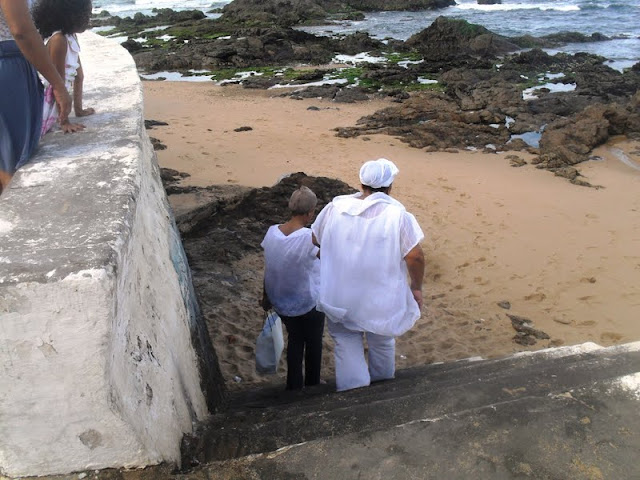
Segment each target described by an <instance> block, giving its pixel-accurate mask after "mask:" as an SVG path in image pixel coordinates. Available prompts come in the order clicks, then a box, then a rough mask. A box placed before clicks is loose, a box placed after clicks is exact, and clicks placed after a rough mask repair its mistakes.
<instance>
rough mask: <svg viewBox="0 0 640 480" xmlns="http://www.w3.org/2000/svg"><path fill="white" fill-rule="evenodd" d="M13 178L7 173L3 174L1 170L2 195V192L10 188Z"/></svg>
mask: <svg viewBox="0 0 640 480" xmlns="http://www.w3.org/2000/svg"><path fill="white" fill-rule="evenodd" d="M11 177H12V175H9V174H8V173H7V172H3V171H2V170H0V195H2V192H3V191H4V190H5V189H6V188H7V187H8V186H9V182H10V181H11Z"/></svg>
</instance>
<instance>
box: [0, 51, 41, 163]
mask: <svg viewBox="0 0 640 480" xmlns="http://www.w3.org/2000/svg"><path fill="white" fill-rule="evenodd" d="M43 95H44V94H43V88H42V82H40V78H39V77H38V72H37V71H36V69H35V68H34V67H33V65H31V64H30V63H29V62H28V61H27V59H26V58H24V56H23V55H22V53H21V52H20V49H19V48H18V46H17V45H16V42H14V41H12V40H8V41H3V42H0V170H2V171H4V172H6V173H9V174H11V175H13V173H14V172H15V171H16V170H17V169H18V167H21V166H22V165H23V164H25V163H26V162H27V161H28V160H29V158H31V155H33V152H34V151H35V149H36V147H37V146H38V141H39V140H40V129H41V126H42V105H43V99H44V98H43Z"/></svg>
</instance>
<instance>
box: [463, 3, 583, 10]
mask: <svg viewBox="0 0 640 480" xmlns="http://www.w3.org/2000/svg"><path fill="white" fill-rule="evenodd" d="M451 8H454V9H458V10H481V11H485V12H506V11H510V10H542V11H547V10H554V11H557V12H577V11H580V7H579V6H578V5H566V4H565V5H557V4H553V3H509V4H505V3H496V4H493V5H478V4H477V3H459V4H458V5H456V6H454V7H451Z"/></svg>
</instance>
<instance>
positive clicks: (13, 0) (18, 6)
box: [0, 0, 71, 119]
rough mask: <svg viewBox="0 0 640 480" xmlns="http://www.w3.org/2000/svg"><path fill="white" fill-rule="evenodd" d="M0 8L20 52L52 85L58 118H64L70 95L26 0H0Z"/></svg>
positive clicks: (69, 102) (68, 110)
mask: <svg viewBox="0 0 640 480" xmlns="http://www.w3.org/2000/svg"><path fill="white" fill-rule="evenodd" d="M0 8H2V12H3V13H4V16H5V18H6V20H7V24H8V25H9V30H10V31H11V35H12V36H13V38H14V39H15V41H16V43H17V44H18V48H20V51H21V52H22V54H23V55H24V56H25V58H26V59H27V60H28V61H29V62H30V63H31V64H32V65H33V66H34V67H36V69H37V70H38V71H39V72H40V73H41V74H42V76H44V78H46V79H47V80H48V82H49V83H50V84H51V86H52V87H53V95H54V97H55V98H56V102H57V103H58V107H59V109H60V118H61V119H62V118H65V119H66V118H67V117H68V116H69V112H71V97H70V96H69V92H67V89H66V88H65V86H64V80H63V78H62V77H61V76H60V74H59V73H58V71H57V70H56V67H55V66H54V65H53V62H52V61H51V58H50V57H49V55H48V54H47V49H46V48H45V46H44V43H43V42H42V37H40V34H39V33H38V30H36V26H35V25H34V24H33V20H32V19H31V14H30V13H29V8H28V6H27V2H26V1H25V0H0Z"/></svg>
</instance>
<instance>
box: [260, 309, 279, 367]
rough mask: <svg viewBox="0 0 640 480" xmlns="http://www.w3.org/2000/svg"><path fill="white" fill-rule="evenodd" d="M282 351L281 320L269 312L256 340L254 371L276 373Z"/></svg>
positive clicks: (274, 313) (275, 314) (272, 312)
mask: <svg viewBox="0 0 640 480" xmlns="http://www.w3.org/2000/svg"><path fill="white" fill-rule="evenodd" d="M282 350H284V337H283V335H282V320H280V317H279V316H278V314H277V313H276V312H274V311H271V312H269V314H268V315H267V318H266V320H265V322H264V327H263V328H262V332H261V333H260V335H259V336H258V339H257V340H256V371H257V372H258V373H262V374H270V373H276V372H277V371H278V364H279V363H280V356H281V355H282Z"/></svg>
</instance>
